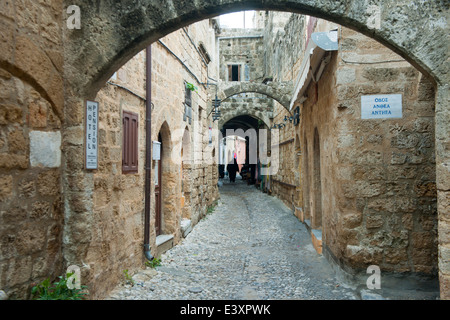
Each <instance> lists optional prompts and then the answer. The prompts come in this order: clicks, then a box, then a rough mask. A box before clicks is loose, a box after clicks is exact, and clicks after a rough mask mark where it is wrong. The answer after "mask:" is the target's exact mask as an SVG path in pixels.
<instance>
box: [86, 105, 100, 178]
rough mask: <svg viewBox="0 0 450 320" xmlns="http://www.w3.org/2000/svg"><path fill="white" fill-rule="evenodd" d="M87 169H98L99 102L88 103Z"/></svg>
mask: <svg viewBox="0 0 450 320" xmlns="http://www.w3.org/2000/svg"><path fill="white" fill-rule="evenodd" d="M85 130H86V142H85V148H86V149H85V155H86V169H90V170H95V169H97V168H98V102H95V101H86V129H85Z"/></svg>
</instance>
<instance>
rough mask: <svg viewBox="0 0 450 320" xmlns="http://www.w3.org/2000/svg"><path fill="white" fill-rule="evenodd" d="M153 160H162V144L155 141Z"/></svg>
mask: <svg viewBox="0 0 450 320" xmlns="http://www.w3.org/2000/svg"><path fill="white" fill-rule="evenodd" d="M152 158H153V160H161V142H159V141H153V152H152Z"/></svg>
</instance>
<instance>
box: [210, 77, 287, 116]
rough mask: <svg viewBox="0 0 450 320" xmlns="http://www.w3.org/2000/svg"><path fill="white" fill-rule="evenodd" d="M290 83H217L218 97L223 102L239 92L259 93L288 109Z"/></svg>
mask: <svg viewBox="0 0 450 320" xmlns="http://www.w3.org/2000/svg"><path fill="white" fill-rule="evenodd" d="M292 90H293V88H292V83H290V82H285V83H280V82H269V83H268V84H265V83H252V82H238V83H236V82H225V83H223V84H222V83H221V84H219V89H218V91H219V94H218V97H219V99H220V100H221V101H222V102H223V101H226V100H227V99H229V98H231V97H233V96H234V95H238V94H240V93H259V94H262V95H265V96H267V97H269V98H272V99H274V100H275V101H277V102H279V103H280V104H281V105H282V106H283V107H285V108H286V109H288V110H289V109H290V102H291V101H290V95H291V93H292Z"/></svg>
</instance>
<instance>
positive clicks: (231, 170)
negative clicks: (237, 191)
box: [227, 159, 239, 182]
mask: <svg viewBox="0 0 450 320" xmlns="http://www.w3.org/2000/svg"><path fill="white" fill-rule="evenodd" d="M227 171H228V174H229V176H230V182H235V181H236V172H238V171H239V166H238V164H237V161H236V159H233V161H231V162H230V163H229V164H228V165H227Z"/></svg>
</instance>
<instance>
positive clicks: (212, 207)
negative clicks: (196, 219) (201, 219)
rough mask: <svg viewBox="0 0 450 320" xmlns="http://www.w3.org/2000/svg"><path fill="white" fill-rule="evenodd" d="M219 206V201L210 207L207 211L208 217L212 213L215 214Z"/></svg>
mask: <svg viewBox="0 0 450 320" xmlns="http://www.w3.org/2000/svg"><path fill="white" fill-rule="evenodd" d="M216 206H217V201H215V202H214V203H213V204H212V205H210V206H209V207H208V208H207V209H206V215H209V214H211V213H213V212H214V210H215V209H216Z"/></svg>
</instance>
